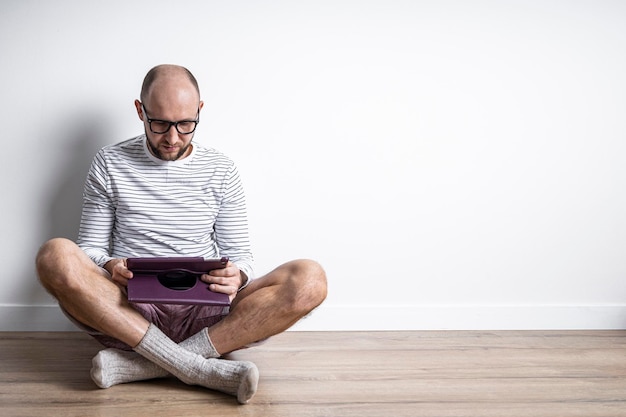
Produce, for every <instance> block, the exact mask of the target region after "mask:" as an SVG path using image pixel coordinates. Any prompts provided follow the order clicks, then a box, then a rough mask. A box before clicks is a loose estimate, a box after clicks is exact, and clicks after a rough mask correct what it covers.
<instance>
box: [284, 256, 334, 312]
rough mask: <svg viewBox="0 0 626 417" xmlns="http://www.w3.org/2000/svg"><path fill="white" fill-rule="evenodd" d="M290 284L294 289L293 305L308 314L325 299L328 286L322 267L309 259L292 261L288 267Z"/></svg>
mask: <svg viewBox="0 0 626 417" xmlns="http://www.w3.org/2000/svg"><path fill="white" fill-rule="evenodd" d="M289 267H290V272H291V273H290V276H291V278H292V283H293V285H294V287H295V288H296V291H295V293H296V297H294V301H295V304H296V306H297V308H298V309H300V310H303V312H305V313H308V312H309V311H311V310H313V309H314V308H316V307H317V306H319V305H320V304H322V302H323V301H324V300H325V299H326V295H327V293H328V284H327V280H326V272H325V271H324V269H323V268H322V266H321V265H320V264H319V263H317V262H315V261H312V260H309V259H300V260H297V261H293V262H291V263H290V265H289Z"/></svg>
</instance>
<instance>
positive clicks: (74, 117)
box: [0, 0, 626, 330]
mask: <svg viewBox="0 0 626 417" xmlns="http://www.w3.org/2000/svg"><path fill="white" fill-rule="evenodd" d="M624 51H626V3H623V2H620V1H597V0H593V1H592V0H589V1H577V2H571V1H546V0H541V1H539V0H538V1H487V0H482V1H462V0H458V1H434V0H433V1H409V0H407V1H400V0H370V1H356V0H354V1H350V0H332V1H331V0H328V1H325V0H311V1H297V0H296V1H293V0H292V1H289V0H284V1H278V0H274V1H262V0H257V1H252V0H250V1H219V2H218V1H199V0H198V1H189V0H187V1H186V0H179V1H177V2H171V1H154V0H149V1H148V0H146V1H108V2H99V3H96V2H84V1H78V0H77V1H71V0H60V1H49V2H39V1H32V0H30V1H29V0H9V1H7V0H4V1H1V2H0V59H1V61H2V65H1V66H0V96H1V99H0V117H1V120H2V133H3V134H2V146H3V148H4V151H3V154H4V158H3V162H2V163H1V164H0V173H1V177H2V178H3V180H4V181H3V182H2V184H3V185H2V194H3V197H2V201H3V203H2V219H3V221H2V223H0V232H1V233H0V235H1V236H2V237H1V239H2V240H1V246H2V247H1V249H2V250H1V251H0V253H1V255H0V256H1V258H0V259H1V264H2V265H3V268H4V271H5V272H4V274H3V277H2V278H1V279H2V286H1V287H0V313H2V314H0V330H48V329H49V330H61V329H67V328H72V327H71V326H70V325H69V324H67V322H66V321H65V319H64V318H63V317H62V316H61V314H60V313H59V311H58V308H57V307H56V306H55V303H54V301H53V300H52V299H51V298H50V297H49V296H48V295H47V294H46V293H45V292H44V291H43V290H42V289H41V288H40V287H39V285H38V283H37V280H36V277H35V273H34V267H33V259H34V255H35V253H36V251H37V248H38V246H39V245H40V244H41V243H42V242H43V241H44V240H45V239H47V238H49V237H52V236H59V235H62V236H67V237H71V238H74V237H75V236H76V231H77V225H78V220H79V212H80V197H81V188H82V182H83V179H84V175H85V173H86V170H87V168H88V164H89V162H90V160H91V157H92V156H93V154H94V153H95V152H96V150H97V149H98V148H99V147H101V146H102V145H104V144H108V143H113V142H117V141H120V140H123V139H126V138H128V137H131V136H134V135H136V134H138V133H140V132H141V130H142V126H141V124H140V122H139V120H138V119H137V117H136V115H135V113H134V109H133V100H134V99H135V98H136V97H137V96H138V94H139V88H140V83H141V81H142V79H143V76H144V74H145V72H146V71H147V70H148V69H149V68H151V67H152V66H153V65H155V64H159V63H178V64H182V65H185V66H187V67H188V68H189V69H191V70H192V71H193V72H194V73H195V74H196V76H197V77H198V79H199V81H200V84H201V89H202V95H203V99H204V100H205V102H206V105H205V108H204V110H203V114H202V123H201V124H200V127H199V130H198V134H197V136H196V140H198V141H201V142H203V143H205V144H208V145H211V146H214V147H216V148H218V149H220V150H222V151H224V152H226V153H227V154H229V155H230V156H231V157H232V158H233V159H235V161H236V162H237V163H238V165H239V167H240V170H241V172H242V175H243V178H244V181H245V185H246V189H247V193H248V200H249V208H250V212H251V222H252V229H251V232H252V239H253V242H254V247H255V251H256V258H257V265H258V270H259V273H262V272H267V271H268V270H269V269H271V268H272V267H273V266H274V265H277V264H278V263H281V262H283V261H286V260H288V259H291V258H295V257H311V258H314V259H317V260H319V261H320V262H321V263H322V264H323V265H324V266H325V267H326V270H327V272H328V276H329V283H330V294H329V297H328V300H327V302H326V303H325V304H324V305H323V306H322V307H321V308H320V309H319V310H318V311H317V312H316V314H314V315H313V316H312V317H311V318H309V319H308V320H306V321H304V322H303V323H302V324H300V325H298V327H296V328H298V329H304V330H312V329H315V330H327V329H465V328H469V329H512V328H516V329H529V328H626V286H625V285H624V278H625V276H626V262H625V256H624V254H625V253H626V216H625V215H624V213H626V193H625V192H624V190H626V163H625V161H626V158H625V157H626V123H625V122H624V120H625V115H626V98H625V97H626V77H625V76H624V74H626V54H625V53H624Z"/></svg>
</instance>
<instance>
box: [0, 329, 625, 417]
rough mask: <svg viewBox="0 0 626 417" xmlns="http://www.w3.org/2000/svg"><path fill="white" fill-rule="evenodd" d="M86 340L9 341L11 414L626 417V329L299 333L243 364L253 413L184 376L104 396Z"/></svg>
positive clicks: (3, 354) (7, 412)
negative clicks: (249, 369)
mask: <svg viewBox="0 0 626 417" xmlns="http://www.w3.org/2000/svg"><path fill="white" fill-rule="evenodd" d="M99 349H100V346H99V345H98V344H97V343H96V342H94V341H93V340H91V339H90V338H89V337H88V336H85V335H83V334H81V333H0V367H1V369H0V415H1V416H7V417H8V416H10V417H19V416H64V417H70V416H111V417H124V416H141V417H146V416H149V417H157V416H168V417H172V416H271V417H281V416H289V417H306V416H338V417H340V416H381V417H387V416H389V417H398V416H438V417H445V416H481V417H487V416H516V417H517V416H532V417H542V416H558V417H568V416H581V417H594V416H607V417H619V416H626V331H550V332H547V331H540V332H539V331H524V332H519V331H515V332H458V331H450V332H429V331H424V332H287V333H285V334H282V335H280V336H277V337H274V338H273V339H271V340H270V341H268V342H267V343H266V344H265V345H263V346H260V347H256V348H253V349H248V350H245V351H240V352H238V353H236V354H235V355H233V356H232V358H233V359H246V360H252V361H254V362H255V363H256V364H257V366H258V367H259V370H260V373H261V379H260V383H259V390H258V392H257V394H256V396H255V397H254V398H253V399H252V401H251V403H250V404H248V405H243V406H242V405H238V404H237V402H236V401H235V399H234V398H233V397H229V396H227V395H224V394H220V393H217V392H213V391H209V390H205V389H203V388H199V387H190V386H187V385H184V384H182V383H180V382H178V381H177V380H175V379H162V380H155V381H149V382H141V383H132V384H125V385H118V386H115V387H112V388H109V389H105V390H102V389H99V388H97V387H96V386H95V385H94V384H93V382H92V381H91V379H90V377H89V369H90V367H91V358H92V357H93V356H94V355H95V354H96V353H97V351H98V350H99Z"/></svg>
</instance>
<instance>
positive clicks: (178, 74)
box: [140, 65, 200, 102]
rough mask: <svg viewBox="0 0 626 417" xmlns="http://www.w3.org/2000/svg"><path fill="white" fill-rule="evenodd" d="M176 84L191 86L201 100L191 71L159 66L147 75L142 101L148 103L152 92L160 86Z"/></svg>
mask: <svg viewBox="0 0 626 417" xmlns="http://www.w3.org/2000/svg"><path fill="white" fill-rule="evenodd" d="M164 84H166V85H170V84H176V85H177V86H185V84H187V87H189V86H191V88H193V89H194V90H195V91H196V93H197V94H198V99H199V98H200V88H199V87H198V81H197V80H196V77H194V76H193V74H192V73H191V71H189V70H188V69H187V68H185V67H181V66H179V65H157V66H156V67H154V68H152V69H151V70H150V71H148V73H147V74H146V77H145V78H144V80H143V84H142V86H141V96H140V97H141V101H144V102H145V101H147V100H148V98H149V96H150V94H151V93H152V90H153V89H154V88H155V87H158V86H159V85H161V86H163V85H164Z"/></svg>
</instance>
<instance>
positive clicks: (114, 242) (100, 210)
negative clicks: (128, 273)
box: [78, 135, 254, 279]
mask: <svg viewBox="0 0 626 417" xmlns="http://www.w3.org/2000/svg"><path fill="white" fill-rule="evenodd" d="M78 245H79V246H80V247H81V248H82V249H83V250H84V251H85V253H86V254H87V255H88V256H89V257H90V258H91V259H92V260H93V261H94V262H95V263H96V264H98V265H100V266H103V265H104V264H105V263H107V262H108V261H110V260H111V259H114V258H126V257H145V256H202V257H204V258H216V257H222V256H228V257H229V259H230V260H231V261H232V262H233V263H235V264H236V265H237V267H239V269H240V270H241V271H243V272H245V274H246V275H247V276H248V278H249V279H252V278H253V276H254V273H253V264H252V262H253V259H252V251H251V248H250V240H249V235H248V219H247V209H246V201H245V195H244V191H243V186H242V183H241V179H240V177H239V173H238V171H237V168H236V166H235V164H234V163H233V161H232V160H230V159H229V158H228V157H226V156H225V155H223V154H221V153H219V152H217V151H216V150H214V149H210V148H205V147H203V146H202V145H199V144H197V143H195V142H194V144H193V147H192V152H191V154H190V155H189V156H187V157H186V158H184V159H181V160H177V161H163V160H160V159H158V158H156V157H154V156H153V155H152V154H151V153H150V151H149V150H148V146H147V143H146V136H145V135H140V136H137V137H135V138H133V139H129V140H126V141H124V142H121V143H118V144H115V145H109V146H106V147H104V148H102V149H101V150H100V151H99V152H98V154H97V155H96V156H95V157H94V159H93V162H92V164H91V168H90V169H89V173H88V175H87V180H86V182H85V188H84V192H83V211H82V216H81V222H80V229H79V233H78Z"/></svg>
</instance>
